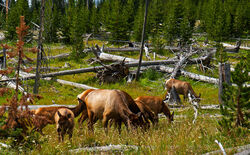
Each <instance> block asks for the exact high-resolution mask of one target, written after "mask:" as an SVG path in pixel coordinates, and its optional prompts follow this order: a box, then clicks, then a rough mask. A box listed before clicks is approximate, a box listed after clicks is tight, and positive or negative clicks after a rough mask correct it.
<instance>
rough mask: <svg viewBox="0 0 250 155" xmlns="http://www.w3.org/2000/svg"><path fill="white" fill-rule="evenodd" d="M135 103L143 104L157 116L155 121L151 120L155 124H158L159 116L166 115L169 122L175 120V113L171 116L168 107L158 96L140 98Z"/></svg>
mask: <svg viewBox="0 0 250 155" xmlns="http://www.w3.org/2000/svg"><path fill="white" fill-rule="evenodd" d="M135 102H141V103H143V104H144V106H146V107H148V108H149V109H150V110H151V111H153V112H154V114H155V115H156V119H155V120H153V121H152V120H151V121H152V123H153V124H155V123H157V122H158V114H159V113H162V112H163V113H164V114H165V116H166V117H168V120H169V122H170V123H171V121H173V120H174V112H173V113H172V114H171V112H170V110H169V108H168V106H167V105H166V104H165V103H164V102H163V100H162V98H160V97H158V96H139V97H137V98H136V99H135Z"/></svg>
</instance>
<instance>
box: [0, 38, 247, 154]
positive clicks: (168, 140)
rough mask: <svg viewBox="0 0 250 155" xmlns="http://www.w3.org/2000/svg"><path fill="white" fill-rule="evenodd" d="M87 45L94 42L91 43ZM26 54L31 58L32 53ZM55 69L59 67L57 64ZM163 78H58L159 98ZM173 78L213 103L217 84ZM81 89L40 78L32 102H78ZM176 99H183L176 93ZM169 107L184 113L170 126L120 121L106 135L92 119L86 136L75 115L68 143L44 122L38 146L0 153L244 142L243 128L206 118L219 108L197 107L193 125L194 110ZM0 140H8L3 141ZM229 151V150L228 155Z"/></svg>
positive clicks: (195, 147)
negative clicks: (37, 97) (111, 80)
mask: <svg viewBox="0 0 250 155" xmlns="http://www.w3.org/2000/svg"><path fill="white" fill-rule="evenodd" d="M89 43H90V44H92V43H93V44H94V43H95V42H94V41H92V42H89ZM96 43H97V44H99V46H101V45H102V42H96ZM52 46H54V47H57V46H58V45H56V44H55V45H52ZM70 50H71V48H70V47H68V46H66V47H63V49H59V50H57V49H56V48H51V55H57V54H60V53H63V52H70ZM58 51H59V52H58ZM120 54H121V55H123V56H127V57H131V58H138V54H139V53H138V52H129V53H126V54H125V53H119V55H120ZM164 55H167V56H168V55H169V56H170V57H171V56H173V55H172V54H171V52H167V51H166V53H165V54H164ZM30 56H31V57H33V56H34V57H35V55H30ZM91 57H93V54H92V53H90V54H89V55H88V56H86V57H85V58H84V59H82V60H80V61H74V60H72V59H71V58H70V57H69V58H65V59H62V60H51V61H49V66H51V67H52V66H54V67H58V66H63V65H64V64H65V62H68V63H70V65H71V68H70V69H76V68H85V67H90V65H89V64H88V63H87V62H86V60H87V59H89V58H91ZM144 59H145V57H144ZM145 60H146V59H145ZM91 66H94V65H91ZM186 69H187V70H188V71H191V72H195V73H199V74H204V75H208V76H213V77H217V71H216V70H215V71H214V73H209V72H208V73H202V72H201V71H199V70H197V67H196V65H190V66H187V67H186ZM61 70H65V69H63V68H62V69H61ZM168 77H169V74H163V73H158V72H156V71H153V70H148V71H146V72H145V73H143V74H142V75H141V76H140V80H139V81H132V82H131V83H127V82H126V80H125V79H124V80H121V81H120V82H117V83H113V84H103V85H100V84H99V81H98V80H97V79H96V78H95V73H82V74H76V75H65V76H60V77H58V78H60V79H63V80H67V81H72V82H77V83H82V84H86V85H89V86H92V87H96V88H101V89H120V90H124V91H126V92H128V93H129V94H130V95H131V96H132V97H133V98H136V97H138V96H144V95H149V96H160V97H164V94H165V92H166V90H165V88H164V83H165V80H166V79H167V78H168ZM179 79H180V80H183V81H188V82H189V83H190V84H191V85H192V87H193V89H194V91H195V92H196V93H197V94H199V93H201V97H202V100H201V102H200V104H219V103H218V87H217V86H216V85H213V84H208V83H203V82H198V81H194V80H190V79H188V78H186V77H180V78H179ZM25 84H26V85H28V86H29V87H28V88H29V92H32V89H33V85H34V80H30V81H26V82H25ZM82 91H84V90H83V89H79V88H75V87H71V86H66V85H62V84H59V83H57V82H56V81H55V80H50V81H45V80H41V83H40V88H39V94H40V95H42V96H43V98H42V99H41V100H39V101H37V102H36V103H35V104H45V105H49V104H52V100H53V101H54V102H55V103H56V104H62V105H68V104H70V105H72V104H73V105H76V104H78V102H77V98H76V96H77V95H78V94H80V93H81V92H82ZM11 96H12V94H5V95H4V96H2V97H0V104H2V103H6V98H11ZM181 99H182V100H183V97H182V96H181ZM184 104H185V105H188V106H189V105H190V104H189V103H186V102H184ZM171 111H175V115H176V116H178V115H179V116H180V115H184V116H186V117H175V121H174V122H173V123H171V124H169V123H168V121H167V119H166V118H161V119H160V121H159V124H158V125H157V126H156V127H153V126H151V128H150V129H149V130H147V131H143V130H141V129H137V130H132V131H129V132H128V131H127V130H126V128H125V127H124V125H123V126H122V133H121V134H120V135H119V133H118V131H117V130H116V129H114V127H112V128H110V130H109V133H108V134H107V135H106V134H105V132H104V129H103V127H102V123H101V121H98V122H97V123H96V124H95V133H94V134H91V133H90V132H88V128H87V122H84V123H83V125H82V126H81V127H80V126H79V125H78V123H77V119H78V118H77V119H75V122H76V126H75V129H74V134H73V138H72V142H70V141H69V140H68V137H66V138H65V142H63V143H59V142H58V139H57V133H56V128H55V125H48V126H47V127H46V128H45V129H44V133H45V136H40V138H39V139H40V140H41V141H43V143H41V144H40V145H38V147H37V148H36V149H33V150H31V151H30V152H24V151H20V149H19V151H18V150H16V149H10V150H3V152H1V153H0V154H2V153H3V154H10V153H13V154H16V153H18V154H19V153H20V154H72V153H71V152H69V150H71V149H76V148H81V147H87V146H103V145H110V144H114V145H115V144H124V145H136V146H138V147H139V149H138V150H137V151H135V150H129V151H125V152H123V153H121V152H107V154H110V153H114V154H157V155H158V154H202V153H206V152H209V151H213V150H218V149H219V147H218V145H217V144H216V143H215V142H214V140H215V139H217V140H218V141H220V142H221V143H222V145H223V146H224V148H229V147H235V146H240V145H245V144H248V143H249V142H250V135H249V132H247V131H245V130H244V129H242V130H243V132H238V130H236V129H235V130H233V131H232V132H230V133H228V132H224V131H223V130H222V129H221V128H220V126H219V125H218V120H219V119H220V118H217V117H209V115H214V114H220V112H219V110H199V115H198V118H197V121H196V123H195V124H192V120H193V113H194V111H193V109H192V108H191V107H190V108H187V109H181V110H173V109H171ZM202 116H204V117H202ZM0 141H1V142H4V143H8V140H0ZM231 153H232V152H231ZM231 153H230V152H229V154H231ZM79 154H89V152H81V153H79ZM90 154H91V153H90Z"/></svg>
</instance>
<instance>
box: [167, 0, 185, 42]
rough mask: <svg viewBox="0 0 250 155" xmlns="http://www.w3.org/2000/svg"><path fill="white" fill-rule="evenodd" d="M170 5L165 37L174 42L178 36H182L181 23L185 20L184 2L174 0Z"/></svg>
mask: <svg viewBox="0 0 250 155" xmlns="http://www.w3.org/2000/svg"><path fill="white" fill-rule="evenodd" d="M169 7H170V9H171V10H170V12H169V14H168V16H167V20H166V23H165V26H164V27H165V37H166V40H167V41H168V43H170V44H172V43H173V41H174V40H175V39H176V38H179V37H180V25H181V22H182V20H183V12H184V9H183V6H182V2H181V1H179V0H177V1H174V2H173V4H172V5H171V6H169Z"/></svg>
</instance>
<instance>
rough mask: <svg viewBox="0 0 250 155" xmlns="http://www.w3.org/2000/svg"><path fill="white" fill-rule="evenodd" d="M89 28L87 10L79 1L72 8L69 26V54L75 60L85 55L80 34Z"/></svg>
mask: <svg viewBox="0 0 250 155" xmlns="http://www.w3.org/2000/svg"><path fill="white" fill-rule="evenodd" d="M88 28H89V10H88V9H87V7H86V6H85V5H83V3H81V1H79V2H78V3H77V5H76V8H75V9H74V13H73V20H72V25H71V26H70V42H71V43H72V45H73V52H72V53H71V56H72V57H73V58H74V59H75V60H79V58H81V57H83V56H85V55H83V52H82V51H83V49H84V44H83V37H82V35H83V34H85V33H86V32H87V31H88Z"/></svg>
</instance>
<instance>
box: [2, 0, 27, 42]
mask: <svg viewBox="0 0 250 155" xmlns="http://www.w3.org/2000/svg"><path fill="white" fill-rule="evenodd" d="M10 5H11V10H9V14H8V20H7V22H6V27H5V29H6V34H5V35H6V37H7V38H8V39H14V38H16V36H17V35H16V27H17V26H18V23H19V17H20V16H25V21H26V23H29V21H30V12H29V5H28V1H27V0H18V1H17V2H16V3H15V2H13V1H11V4H10Z"/></svg>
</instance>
